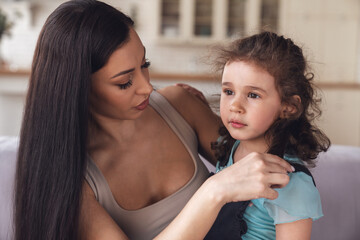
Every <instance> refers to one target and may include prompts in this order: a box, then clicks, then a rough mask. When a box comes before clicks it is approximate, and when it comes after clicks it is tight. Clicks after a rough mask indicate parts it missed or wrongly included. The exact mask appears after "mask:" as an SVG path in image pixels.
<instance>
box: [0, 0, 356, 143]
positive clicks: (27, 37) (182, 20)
mask: <svg viewBox="0 0 360 240" xmlns="http://www.w3.org/2000/svg"><path fill="white" fill-rule="evenodd" d="M62 2H64V1H60V0H48V1H46V2H45V1H41V0H28V1H25V0H23V1H15V0H2V1H1V2H0V9H1V11H2V12H3V13H5V14H6V16H7V19H8V20H10V22H12V23H13V26H12V28H11V29H10V33H11V36H8V35H2V36H0V57H1V59H2V60H0V61H1V67H0V135H18V134H19V129H20V125H21V118H22V110H23V104H24V98H25V95H26V89H27V82H28V76H29V73H30V66H31V61H32V55H33V51H34V48H35V44H36V41H37V37H38V34H39V32H40V30H41V27H42V25H43V23H44V21H45V20H46V18H47V16H48V15H49V14H50V13H51V11H53V10H54V9H55V8H56V7H57V6H58V5H59V4H60V3H62ZM105 2H107V3H109V4H110V5H113V6H114V7H116V8H119V9H120V10H122V11H124V12H125V13H127V14H128V15H130V16H131V17H132V18H133V19H134V21H135V23H136V25H135V28H136V30H137V31H138V33H139V35H140V37H141V39H142V40H143V42H144V45H145V46H146V48H147V57H148V58H149V59H150V61H151V68H150V72H151V78H152V82H153V84H154V85H155V86H157V87H162V86H166V85H171V84H174V83H176V82H185V83H188V84H191V85H193V86H195V87H197V88H199V89H200V90H201V91H203V92H204V94H205V95H206V96H207V98H208V99H209V101H210V102H212V104H214V105H216V104H217V101H218V99H217V98H216V97H214V94H217V93H219V92H220V84H219V82H220V80H219V79H218V78H217V77H215V76H214V75H213V74H212V69H211V66H210V65H209V64H208V62H207V61H206V59H207V57H208V54H210V53H211V47H212V46H214V45H216V44H219V43H226V42H229V41H231V40H233V39H235V38H238V37H243V36H247V35H249V34H253V33H257V32H258V31H259V30H261V29H268V30H273V31H276V32H278V33H279V34H284V35H285V36H286V37H291V38H292V39H293V40H294V41H295V42H296V43H297V44H298V45H300V46H301V47H302V48H303V50H304V53H305V55H306V57H307V59H308V60H309V62H310V65H311V67H312V70H313V71H314V72H315V78H316V79H315V81H316V83H317V85H318V86H319V88H320V93H321V94H322V98H323V103H322V107H323V115H322V117H321V118H320V120H319V121H318V125H320V127H321V128H322V129H323V130H324V131H325V133H327V134H328V136H329V137H330V139H331V140H332V142H333V143H334V144H343V145H355V146H360V107H359V104H360V1H359V0H342V1H338V0H301V1H300V0H105ZM0 25H1V21H0ZM0 32H1V31H0Z"/></svg>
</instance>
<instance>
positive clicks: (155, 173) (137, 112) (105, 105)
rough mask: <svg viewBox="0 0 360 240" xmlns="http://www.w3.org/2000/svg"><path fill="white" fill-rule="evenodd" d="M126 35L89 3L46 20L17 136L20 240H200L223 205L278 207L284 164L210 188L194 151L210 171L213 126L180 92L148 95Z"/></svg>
mask: <svg viewBox="0 0 360 240" xmlns="http://www.w3.org/2000/svg"><path fill="white" fill-rule="evenodd" d="M132 26H133V22H132V20H131V19H130V18H128V17H127V16H125V15H124V14H123V13H121V12H119V11H118V10H116V9H114V8H112V7H110V6H109V5H106V4H104V3H102V2H98V1H94V0H75V1H69V2H66V3H63V4H62V5H60V6H59V7H58V8H57V9H56V10H55V11H54V12H53V13H52V14H51V15H50V16H49V18H48V19H47V21H46V23H45V25H44V27H43V29H42V31H41V33H40V36H39V40H38V43H37V47H36V50H35V54H34V60H33V65H32V72H31V77H30V85H29V92H28V96H27V102H26V107H25V114H24V119H23V125H22V131H21V140H20V148H19V155H18V167H17V189H16V206H15V236H16V239H37V240H38V239H77V238H82V239H128V238H131V239H151V238H154V237H156V238H157V239H170V238H171V239H177V238H178V239H190V237H191V238H192V239H202V238H203V237H204V236H205V234H206V232H207V231H208V230H209V229H210V227H211V225H212V223H213V222H214V220H215V218H216V216H217V213H218V212H219V210H220V209H221V207H222V206H223V205H224V204H225V203H227V202H230V201H240V200H247V199H251V198H257V197H267V198H272V199H273V198H276V194H277V193H276V191H274V190H273V189H271V185H274V184H276V185H282V186H283V185H286V183H287V182H288V180H289V179H288V176H287V175H286V171H291V167H290V165H288V164H287V163H286V162H284V161H282V160H281V159H280V158H277V157H275V156H272V155H264V154H256V153H254V154H250V155H248V156H247V157H245V158H244V159H243V160H242V161H241V164H235V165H234V166H232V167H230V168H228V169H226V170H224V171H223V172H221V173H220V174H217V175H216V176H214V177H211V178H209V179H208V180H206V179H207V174H208V173H207V172H206V169H205V167H204V165H203V164H202V163H201V161H200V160H199V158H198V155H197V152H200V153H201V154H202V155H203V156H205V157H206V158H207V159H209V160H210V161H211V162H212V163H214V162H215V157H214V156H213V152H212V150H211V147H210V145H211V144H210V143H211V142H213V141H215V140H216V139H217V137H218V134H217V129H218V128H219V125H220V120H219V118H218V117H217V116H216V115H215V114H213V113H212V112H211V110H210V109H209V108H208V107H207V106H206V105H205V104H204V103H203V102H202V101H201V100H199V99H198V98H196V97H194V96H193V95H192V94H189V93H188V92H187V91H186V90H183V89H182V88H180V87H168V88H165V89H161V90H159V91H154V92H153V88H152V86H151V84H150V83H149V73H148V67H149V62H148V61H147V60H146V56H145V48H144V46H143V45H142V43H141V40H140V39H139V37H138V35H137V34H136V32H135V31H134V29H133V28H132ZM149 103H150V104H149ZM85 179H86V181H85ZM185 205H186V206H185ZM184 206H185V207H184ZM182 208H183V210H181V209H182ZM170 222H171V223H170ZM169 223H170V224H169Z"/></svg>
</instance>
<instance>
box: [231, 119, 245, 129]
mask: <svg viewBox="0 0 360 240" xmlns="http://www.w3.org/2000/svg"><path fill="white" fill-rule="evenodd" d="M230 124H231V126H232V127H233V128H242V127H245V126H246V124H244V123H241V122H237V121H230Z"/></svg>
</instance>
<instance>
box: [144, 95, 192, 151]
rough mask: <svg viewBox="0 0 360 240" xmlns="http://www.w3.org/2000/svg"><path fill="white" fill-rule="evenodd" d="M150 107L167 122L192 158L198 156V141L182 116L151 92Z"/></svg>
mask: <svg viewBox="0 0 360 240" xmlns="http://www.w3.org/2000/svg"><path fill="white" fill-rule="evenodd" d="M150 105H151V106H152V107H153V108H154V109H155V110H156V111H157V112H158V113H159V114H160V116H161V117H162V118H163V119H164V120H165V121H166V122H167V124H168V125H169V126H170V128H171V129H172V130H173V131H174V132H175V133H176V135H177V136H178V137H179V138H180V140H181V141H182V143H183V144H184V146H185V147H186V149H187V150H188V152H189V153H191V154H192V157H193V158H196V155H197V154H198V141H197V137H196V134H195V132H194V130H193V129H192V127H191V126H190V125H189V124H188V123H187V122H186V120H185V119H184V118H183V116H181V115H180V113H179V112H178V111H176V109H175V108H174V107H173V106H172V105H171V104H170V103H169V102H168V101H167V99H166V98H165V97H164V96H163V95H161V94H160V93H158V92H156V91H153V92H152V94H151V97H150Z"/></svg>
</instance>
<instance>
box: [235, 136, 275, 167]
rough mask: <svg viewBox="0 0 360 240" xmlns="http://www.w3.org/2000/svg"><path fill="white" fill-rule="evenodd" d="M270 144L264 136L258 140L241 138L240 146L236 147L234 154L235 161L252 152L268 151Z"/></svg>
mask: <svg viewBox="0 0 360 240" xmlns="http://www.w3.org/2000/svg"><path fill="white" fill-rule="evenodd" d="M268 149H269V145H268V144H267V143H266V141H265V139H264V138H261V139H256V140H240V144H239V146H238V147H237V148H236V150H235V152H234V156H233V161H234V163H235V162H237V161H239V160H240V159H242V158H243V157H245V156H246V155H248V154H249V153H252V152H258V153H266V152H267V151H268Z"/></svg>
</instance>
